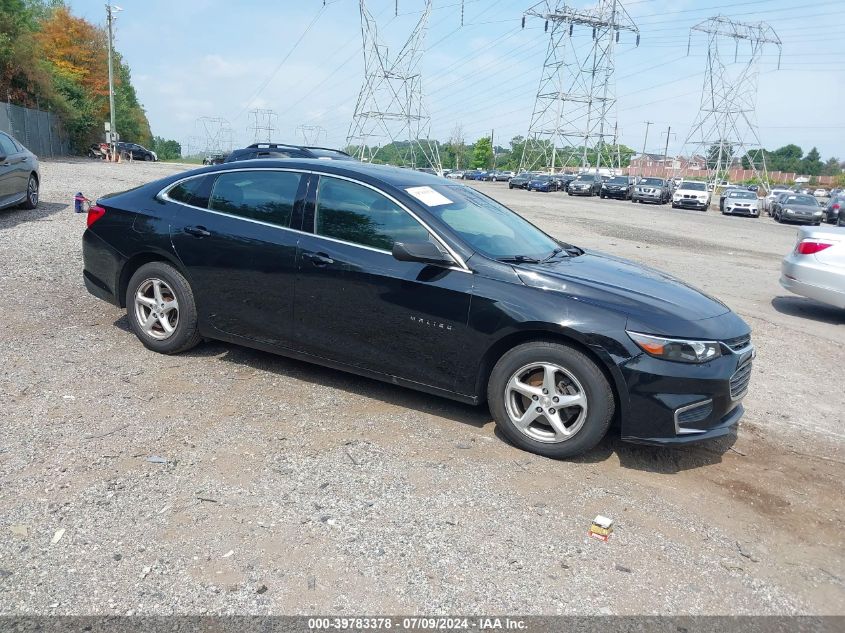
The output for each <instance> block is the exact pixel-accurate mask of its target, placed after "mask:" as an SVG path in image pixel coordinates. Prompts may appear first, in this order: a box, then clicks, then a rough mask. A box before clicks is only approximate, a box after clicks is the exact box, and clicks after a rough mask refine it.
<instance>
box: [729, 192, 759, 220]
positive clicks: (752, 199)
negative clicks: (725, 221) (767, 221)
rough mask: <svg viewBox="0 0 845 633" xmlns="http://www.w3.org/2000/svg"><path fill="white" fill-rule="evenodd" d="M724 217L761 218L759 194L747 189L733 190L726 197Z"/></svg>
mask: <svg viewBox="0 0 845 633" xmlns="http://www.w3.org/2000/svg"><path fill="white" fill-rule="evenodd" d="M722 214H723V215H748V216H751V217H752V218H759V217H760V205H759V202H758V201H757V193H756V192H754V191H748V190H746V189H732V190H731V191H729V192H728V195H727V197H725V206H724V207H723V209H722Z"/></svg>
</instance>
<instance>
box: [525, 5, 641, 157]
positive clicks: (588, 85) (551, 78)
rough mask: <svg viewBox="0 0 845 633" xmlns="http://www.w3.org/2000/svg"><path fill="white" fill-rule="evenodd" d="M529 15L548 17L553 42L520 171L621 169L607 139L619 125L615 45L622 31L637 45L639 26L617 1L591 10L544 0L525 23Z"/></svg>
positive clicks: (545, 64) (544, 18)
mask: <svg viewBox="0 0 845 633" xmlns="http://www.w3.org/2000/svg"><path fill="white" fill-rule="evenodd" d="M526 17H536V18H540V19H542V20H545V31H546V32H547V33H548V34H549V45H548V48H547V50H546V61H545V62H544V63H543V73H542V76H541V78H540V86H539V88H538V89H537V97H536V99H535V101H534V111H533V114H532V115H531V123H530V125H529V127H528V134H527V135H526V140H525V146H524V149H523V152H522V158H521V161H520V170H526V171H529V170H533V169H536V168H542V169H549V170H552V171H553V170H554V169H555V168H556V167H557V166H558V165H563V166H568V165H578V166H580V167H581V169H583V170H586V169H587V168H588V167H591V166H592V167H595V170H596V173H598V169H599V167H601V166H608V167H612V166H617V167H618V165H616V163H617V156H618V154H617V153H616V152H615V151H614V149H613V146H612V145H611V144H610V143H608V140H609V139H613V138H614V135H615V129H616V83H615V80H614V76H613V75H614V71H615V68H616V64H615V60H614V47H615V45H616V43H617V42H619V37H620V33H621V32H622V31H628V32H630V33H633V34H634V35H636V43H637V45H639V43H640V33H639V30H638V29H637V26H636V25H635V24H634V22H633V20H631V18H630V16H629V15H628V13H627V12H626V11H625V8H624V7H623V6H622V3H621V2H619V0H599V3H598V4H597V5H596V6H595V7H593V8H589V9H577V8H573V7H570V6H567V5H566V4H564V3H563V2H562V1H561V0H544V2H539V3H537V4H535V5H534V6H532V7H531V8H530V9H528V10H527V11H525V13H524V14H523V16H522V25H523V27H524V26H525V18H526ZM582 35H588V36H589V37H590V40H589V41H588V42H586V43H585V42H584V40H583V38H582V37H581V36H582ZM614 142H615V140H614ZM559 154H562V156H560V155H559ZM593 162H594V163H595V164H594V165H592V164H591V163H593Z"/></svg>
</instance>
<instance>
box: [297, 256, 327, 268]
mask: <svg viewBox="0 0 845 633" xmlns="http://www.w3.org/2000/svg"><path fill="white" fill-rule="evenodd" d="M302 257H303V258H304V259H309V260H311V263H312V264H314V265H315V266H317V267H320V268H322V267H323V266H326V265H328V264H334V260H333V259H332V258H331V257H329V256H328V255H326V254H325V253H303V254H302Z"/></svg>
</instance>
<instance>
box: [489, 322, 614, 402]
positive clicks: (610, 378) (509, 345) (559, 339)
mask: <svg viewBox="0 0 845 633" xmlns="http://www.w3.org/2000/svg"><path fill="white" fill-rule="evenodd" d="M531 341H545V342H551V343H560V344H563V345H568V346H570V347H573V348H575V349H577V350H578V351H579V352H581V353H582V354H584V355H585V356H586V357H587V358H589V359H590V360H592V361H593V362H594V363H595V364H596V366H597V367H598V368H599V370H601V372H602V373H603V374H604V376H605V378H607V382H608V384H609V385H610V389H611V391H612V392H613V401H614V404H615V405H616V408H615V413H614V418H616V419H619V417H620V416H623V415H624V414H625V413H626V412H627V410H628V406H629V403H628V398H627V388H626V386H625V380H624V378H623V377H622V373H621V372H620V371H619V369H618V368H617V366H616V364H615V363H614V362H613V360H612V359H611V357H610V355H609V354H607V352H604V351H603V350H602V351H599V349H597V348H596V347H594V346H590V345H588V344H587V342H586V341H585V340H583V338H581V337H580V336H578V335H577V334H575V333H571V332H563V331H560V330H548V329H542V328H531V329H525V330H519V331H517V332H512V333H510V334H507V335H505V336H503V337H502V338H500V339H499V340H497V341H496V342H495V343H493V345H491V346H490V347H489V348H488V349H487V351H486V352H485V354H484V356H483V357H482V360H481V363H480V364H479V372H478V377H477V383H476V393H477V394H478V399H479V401H480V402H484V401H486V400H487V383H488V382H489V380H490V374H491V373H492V371H493V367H495V366H496V363H497V362H499V359H500V358H502V356H504V355H505V354H506V353H507V352H508V351H510V350H512V349H513V348H514V347H516V346H518V345H522V344H523V343H528V342H531Z"/></svg>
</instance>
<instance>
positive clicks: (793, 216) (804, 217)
mask: <svg viewBox="0 0 845 633" xmlns="http://www.w3.org/2000/svg"><path fill="white" fill-rule="evenodd" d="M780 217H781V219H782V220H785V221H787V222H807V223H809V224H815V223H816V222H821V221H822V219H823V218H824V215H814V214H812V213H795V212H792V213H787V212H786V211H782V212H781V214H780Z"/></svg>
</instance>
